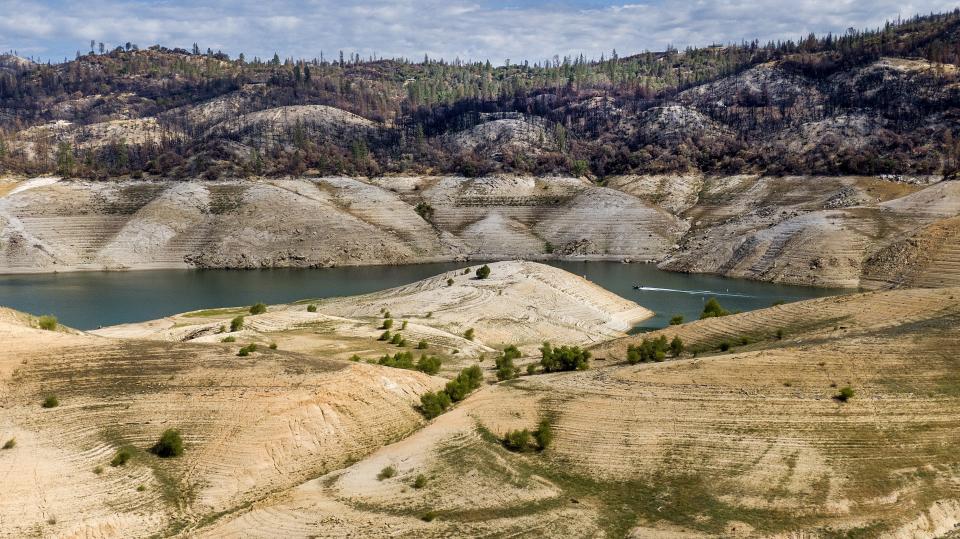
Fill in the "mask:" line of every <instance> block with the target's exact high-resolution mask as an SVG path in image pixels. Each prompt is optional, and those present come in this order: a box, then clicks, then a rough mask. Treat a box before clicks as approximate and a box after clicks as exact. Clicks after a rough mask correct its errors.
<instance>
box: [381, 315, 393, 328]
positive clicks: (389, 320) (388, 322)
mask: <svg viewBox="0 0 960 539" xmlns="http://www.w3.org/2000/svg"><path fill="white" fill-rule="evenodd" d="M392 327H393V319H392V318H387V319H386V320H384V321H383V325H382V326H380V329H390V328H392Z"/></svg>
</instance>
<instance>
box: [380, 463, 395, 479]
mask: <svg viewBox="0 0 960 539" xmlns="http://www.w3.org/2000/svg"><path fill="white" fill-rule="evenodd" d="M395 475H397V469H396V468H394V467H393V466H387V467H386V468H384V469H382V470H380V473H378V474H377V479H379V480H381V481H383V480H384V479H390V478H391V477H393V476H395Z"/></svg>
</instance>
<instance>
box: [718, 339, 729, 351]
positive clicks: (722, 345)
mask: <svg viewBox="0 0 960 539" xmlns="http://www.w3.org/2000/svg"><path fill="white" fill-rule="evenodd" d="M728 350H730V343H728V342H727V341H723V342H722V343H720V351H721V352H726V351H728Z"/></svg>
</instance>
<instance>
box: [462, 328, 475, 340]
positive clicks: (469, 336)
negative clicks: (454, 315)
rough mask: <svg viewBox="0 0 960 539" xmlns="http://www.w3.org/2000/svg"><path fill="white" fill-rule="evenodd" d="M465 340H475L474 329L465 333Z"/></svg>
mask: <svg viewBox="0 0 960 539" xmlns="http://www.w3.org/2000/svg"><path fill="white" fill-rule="evenodd" d="M463 338H464V339H466V340H468V341H472V340H473V328H470V329H468V330H466V331H464V332H463Z"/></svg>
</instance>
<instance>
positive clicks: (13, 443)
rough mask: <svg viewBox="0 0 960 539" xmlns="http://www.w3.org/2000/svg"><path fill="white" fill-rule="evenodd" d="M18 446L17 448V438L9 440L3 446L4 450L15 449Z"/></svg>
mask: <svg viewBox="0 0 960 539" xmlns="http://www.w3.org/2000/svg"><path fill="white" fill-rule="evenodd" d="M16 446H17V439H16V438H10V439H9V440H7V441H6V442H4V444H3V448H4V449H13V448H14V447H16Z"/></svg>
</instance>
